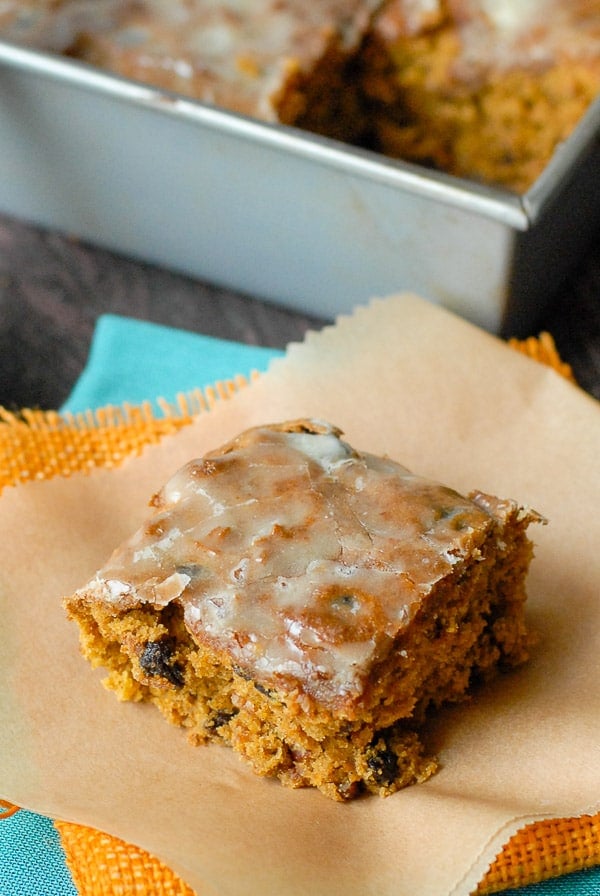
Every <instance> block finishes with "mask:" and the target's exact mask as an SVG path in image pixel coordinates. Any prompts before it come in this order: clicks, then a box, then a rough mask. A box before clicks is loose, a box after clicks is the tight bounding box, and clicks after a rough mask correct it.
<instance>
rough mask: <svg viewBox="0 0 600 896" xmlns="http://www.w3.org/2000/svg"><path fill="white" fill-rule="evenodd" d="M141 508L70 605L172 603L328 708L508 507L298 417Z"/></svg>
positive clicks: (258, 669)
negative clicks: (142, 513)
mask: <svg viewBox="0 0 600 896" xmlns="http://www.w3.org/2000/svg"><path fill="white" fill-rule="evenodd" d="M151 503H152V504H153V506H154V514H153V516H152V517H151V518H150V519H149V521H148V522H147V523H146V525H144V526H143V527H142V528H141V529H140V530H139V531H138V532H137V534H135V535H134V536H133V537H132V538H131V539H130V540H129V541H128V542H126V543H125V544H124V545H123V546H122V547H121V548H119V549H117V551H116V552H115V553H114V554H113V556H112V558H111V559H110V560H109V561H108V563H107V564H106V565H105V566H104V567H103V568H102V569H101V570H100V571H99V572H98V573H97V575H96V577H95V579H93V580H92V581H91V582H90V583H89V584H88V585H87V586H86V587H85V588H83V589H80V591H79V592H77V593H76V594H75V595H74V598H75V599H78V597H82V596H83V597H84V598H85V599H86V600H92V601H96V600H98V601H100V602H101V603H103V604H104V605H106V606H107V608H108V609H110V607H112V608H113V609H114V611H115V612H121V611H123V610H126V609H129V608H132V607H139V606H140V605H144V604H151V605H153V606H155V607H156V606H158V607H165V606H167V605H169V604H171V603H173V602H175V603H176V604H179V605H180V606H181V607H182V608H183V612H184V619H185V623H186V625H187V627H188V629H189V630H190V631H191V632H192V634H193V636H194V637H195V638H196V640H197V641H198V642H200V643H203V642H204V643H206V644H207V645H208V646H209V647H210V648H211V649H213V650H217V651H224V652H225V653H226V654H228V655H229V657H230V658H231V660H232V662H234V663H235V664H238V665H239V666H240V667H241V668H243V669H244V670H245V671H247V672H249V674H252V676H253V677H256V678H257V679H259V680H263V681H265V680H266V681H268V680H276V679H277V680H279V679H282V678H283V679H286V680H288V681H289V680H292V681H296V682H300V683H301V685H302V688H303V690H305V691H306V692H307V693H310V694H312V695H313V696H314V697H316V698H317V699H319V700H321V701H324V702H326V703H327V702H332V701H333V702H335V701H336V699H342V700H345V699H346V698H349V699H353V698H354V697H356V696H357V695H360V693H361V689H362V687H363V683H364V681H365V679H366V677H367V676H368V674H369V671H370V670H371V669H372V667H373V665H374V664H375V663H376V662H377V661H378V660H379V659H381V658H382V657H383V656H385V655H386V652H388V651H389V648H390V645H391V643H392V641H393V639H394V638H395V636H397V635H398V633H399V632H401V631H402V630H403V629H405V628H406V627H407V626H408V625H409V623H410V621H411V619H412V618H413V617H414V614H415V612H416V611H417V610H418V608H419V606H420V605H421V603H422V602H423V600H425V599H426V596H427V595H428V594H429V593H430V592H431V590H432V589H433V588H434V586H435V585H436V583H438V582H439V581H440V580H442V579H443V578H444V577H446V576H447V575H448V574H450V573H452V571H453V568H454V567H455V566H456V564H459V563H460V562H461V561H462V560H465V559H467V558H468V559H469V560H471V561H476V560H477V557H478V549H479V546H480V545H481V544H482V542H483V541H484V539H485V538H486V536H488V534H489V533H490V530H491V529H492V528H493V527H494V524H495V523H498V522H501V521H502V520H503V519H505V518H506V517H507V516H508V515H509V514H510V513H514V511H515V508H516V505H515V504H513V503H512V502H509V501H499V500H498V499H495V498H489V497H486V496H483V495H476V496H475V497H474V499H473V500H469V499H467V498H463V497H461V496H460V495H458V494H457V493H456V492H455V491H453V490H452V489H450V488H447V487H445V486H442V485H439V484H437V483H434V482H431V481H429V480H426V479H423V478H420V477H418V476H415V475H414V474H413V473H411V472H409V471H408V470H407V469H405V468H404V467H402V466H400V465H399V464H397V463H395V462H393V461H391V460H388V459H384V458H383V459H382V458H377V457H375V456H372V455H370V454H365V453H359V452H357V451H355V450H354V449H352V448H350V446H348V445H347V444H346V443H345V442H344V441H343V440H342V439H341V438H340V432H339V430H337V429H336V428H334V427H332V426H330V425H328V424H325V423H320V422H318V421H308V420H302V421H294V422H293V423H292V424H279V425H276V426H272V427H267V426H264V427H258V428H255V429H252V430H249V431H248V432H246V433H243V434H242V435H241V436H239V437H238V438H237V439H235V440H234V441H232V442H230V443H229V444H227V445H226V446H224V447H223V448H222V449H220V450H219V451H217V452H213V453H210V454H208V455H206V456H205V457H203V458H202V459H199V460H194V461H191V462H190V463H188V464H187V465H186V466H185V467H183V468H182V469H181V470H180V471H179V472H177V473H176V474H175V475H174V476H173V477H172V478H171V480H170V481H169V482H168V483H167V484H166V485H165V487H164V488H163V489H162V490H161V491H160V492H159V493H158V495H156V496H155V498H154V499H153V500H152V502H151ZM498 538H499V539H500V535H499V536H498ZM500 550H501V546H500Z"/></svg>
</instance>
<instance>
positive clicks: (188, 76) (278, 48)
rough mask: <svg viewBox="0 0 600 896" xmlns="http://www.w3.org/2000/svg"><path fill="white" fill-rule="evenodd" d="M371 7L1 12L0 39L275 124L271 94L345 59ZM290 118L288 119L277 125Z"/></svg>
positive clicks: (66, 2)
mask: <svg viewBox="0 0 600 896" xmlns="http://www.w3.org/2000/svg"><path fill="white" fill-rule="evenodd" d="M379 5H380V0H311V2H310V3H307V2H304V0H127V2H122V3H121V2H117V0H62V2H59V3H56V2H50V0H46V2H42V3H39V2H38V3H36V2H29V3H27V2H26V3H11V2H9V3H3V4H2V5H1V6H0V34H3V35H4V37H6V38H8V39H10V40H14V41H17V42H20V43H27V44H29V45H31V46H35V47H37V48H40V49H41V48H43V49H47V50H53V51H55V52H60V53H66V54H70V55H73V56H76V57H79V58H82V59H84V60H86V61H89V62H92V63H94V64H98V65H100V66H101V67H105V68H108V69H109V70H112V71H116V72H118V73H119V74H121V75H125V76H129V77H132V78H134V79H138V80H141V81H146V82H148V83H152V84H154V85H155V86H157V87H166V88H168V89H172V90H177V91H179V92H181V93H184V94H186V95H190V96H194V97H195V98H196V99H200V100H203V101H205V102H209V103H212V104H215V105H217V106H222V107H224V108H227V109H232V110H235V111H238V112H242V113H245V114H248V115H253V116H256V117H258V118H261V119H263V120H267V121H278V120H280V115H279V113H278V102H279V100H280V96H279V94H281V93H284V92H285V90H286V88H287V86H288V84H289V83H290V82H296V81H297V79H299V78H300V79H301V78H303V77H305V76H309V75H310V74H311V73H312V71H313V69H314V67H315V66H316V65H317V64H318V63H319V62H320V61H322V60H323V59H325V58H327V56H328V53H330V52H332V53H338V54H339V55H340V56H344V55H346V54H349V53H351V52H352V51H353V50H355V49H356V48H357V46H358V44H359V42H360V39H361V37H362V35H363V34H364V32H365V31H366V29H367V27H368V25H369V24H370V19H371V15H372V13H373V12H374V10H375V9H376V8H377V7H378V6H379ZM293 117H294V116H293V115H292V114H288V115H287V118H290V119H292V118H293Z"/></svg>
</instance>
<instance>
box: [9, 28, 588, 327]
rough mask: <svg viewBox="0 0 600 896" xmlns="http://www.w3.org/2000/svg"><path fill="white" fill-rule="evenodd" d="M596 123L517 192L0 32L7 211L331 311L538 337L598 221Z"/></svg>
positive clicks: (315, 311) (306, 308)
mask: <svg viewBox="0 0 600 896" xmlns="http://www.w3.org/2000/svg"><path fill="white" fill-rule="evenodd" d="M599 133H600V105H599V104H598V103H596V104H594V106H592V108H590V110H589V112H588V114H587V115H586V116H585V118H584V119H583V120H582V121H581V123H580V125H579V126H578V128H577V129H576V131H575V133H574V134H573V135H572V137H571V138H570V139H569V140H568V141H567V142H566V143H565V144H564V145H563V146H562V147H561V148H560V149H559V150H558V151H557V153H556V154H555V156H554V158H553V159H552V161H551V163H550V165H549V166H548V168H547V169H546V170H545V171H544V173H543V174H542V176H541V177H540V178H539V180H538V181H537V183H536V184H535V185H534V186H533V188H532V189H531V190H530V191H529V192H528V193H527V194H525V195H524V196H522V197H518V196H515V195H512V194H509V193H505V192H503V191H500V190H495V189H491V188H486V187H482V186H479V185H475V184H472V183H470V182H467V181H463V180H460V179H457V178H454V177H450V176H446V175H444V174H440V173H435V172H430V171H427V170H425V169H423V168H421V167H419V166H416V165H411V164H406V163H402V162H396V161H392V160H388V159H385V158H383V157H382V156H379V155H377V154H375V153H369V152H365V151H362V150H358V149H354V148H351V147H347V146H345V145H343V144H340V143H337V142H335V141H332V140H328V139H323V138H319V137H315V136H313V135H311V134H306V133H303V132H300V131H298V130H295V129H293V128H288V127H283V126H278V125H270V124H264V123H262V122H259V121H255V120H250V119H248V118H244V117H243V116H240V115H237V114H234V113H230V112H227V111H222V110H218V109H214V108H212V107H209V106H206V105H204V104H202V103H199V102H194V101H192V100H189V99H184V98H181V97H179V96H176V95H173V94H170V93H167V92H165V91H162V90H156V89H154V88H152V87H148V86H145V85H140V84H138V83H135V82H132V81H128V80H126V79H123V78H120V77H117V76H114V75H112V74H108V73H106V72H103V71H100V70H98V69H95V68H92V67H90V66H88V65H86V64H84V63H80V62H76V61H74V60H70V59H67V58H63V57H57V56H54V55H51V54H47V53H43V52H38V51H35V50H30V49H25V48H21V47H18V46H15V45H13V44H10V43H6V42H0V211H2V212H4V213H6V214H9V215H12V216H15V217H18V218H21V219H24V220H27V221H30V222H33V223H35V224H38V225H41V226H43V227H47V228H52V229H57V230H59V231H62V232H66V233H69V234H72V235H74V236H76V237H79V238H81V239H83V240H85V241H87V242H90V243H92V244H95V245H98V246H102V247H105V248H108V249H111V250H115V251H117V252H119V253H122V254H124V255H127V256H131V257H134V258H137V259H140V260H144V261H147V262H151V263H154V264H158V265H162V266H165V267H167V268H170V269H172V270H176V271H179V272H183V273H185V274H188V275H192V276H194V277H198V278H201V279H203V280H208V281H210V282H213V283H216V284H221V285H224V286H228V287H230V288H232V289H235V290H237V291H240V292H244V293H247V294H250V295H254V296H258V297H261V298H264V299H267V300H269V301H272V302H275V303H278V304H280V305H284V306H287V307H290V308H294V309H297V310H301V311H303V312H305V313H308V314H311V315H316V316H319V317H322V318H333V317H334V316H335V315H337V314H338V313H340V312H346V311H350V310H351V309H352V308H353V307H354V306H356V305H357V304H361V303H364V302H366V301H367V300H368V299H369V298H371V297H372V296H375V295H387V294H389V293H392V292H397V291H399V290H413V291H416V292H418V293H419V294H420V295H422V296H423V297H426V298H429V299H431V300H432V301H434V302H437V303H440V304H443V305H445V306H446V307H449V308H451V309H452V310H454V311H456V312H457V313H459V314H461V315H462V316H463V317H466V318H467V319H469V320H472V321H473V322H475V323H476V324H479V325H480V326H483V327H485V328H486V329H488V330H490V331H492V332H497V333H502V334H507V333H510V334H517V335H519V334H523V333H525V332H527V331H531V329H532V327H534V326H535V323H536V320H537V319H538V318H539V317H540V315H541V314H542V312H543V310H544V308H545V307H546V306H547V304H548V302H549V300H550V299H551V298H552V296H553V295H554V294H555V293H556V291H557V290H558V288H559V287H560V284H561V281H563V280H564V278H565V276H566V274H567V273H568V271H569V269H570V268H571V267H572V266H573V265H574V264H575V263H576V262H577V260H578V258H579V257H581V255H582V253H583V252H585V250H586V247H587V245H588V244H589V242H590V240H591V238H592V236H593V234H594V232H595V230H596V229H597V227H598V224H599V223H600V183H599V172H600V142H599V140H598V135H599ZM165 301H168V296H165Z"/></svg>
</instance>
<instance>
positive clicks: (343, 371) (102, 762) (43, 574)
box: [0, 295, 600, 896]
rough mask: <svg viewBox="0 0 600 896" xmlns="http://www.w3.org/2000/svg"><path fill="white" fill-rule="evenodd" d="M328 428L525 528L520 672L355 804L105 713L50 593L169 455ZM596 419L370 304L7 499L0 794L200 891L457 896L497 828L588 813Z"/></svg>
mask: <svg viewBox="0 0 600 896" xmlns="http://www.w3.org/2000/svg"><path fill="white" fill-rule="evenodd" d="M301 415H313V416H319V417H323V418H326V419H329V420H331V421H332V422H334V423H336V424H337V425H339V426H341V427H342V428H343V429H344V431H345V433H346V435H347V437H348V439H349V440H350V441H352V442H354V443H355V444H356V445H357V446H359V447H362V448H364V449H366V450H370V451H375V452H379V453H387V454H389V455H390V456H392V457H394V458H396V459H398V460H400V461H402V462H403V463H405V464H407V465H408V466H410V467H412V468H413V469H414V470H415V471H418V472H421V473H424V474H425V475H430V476H433V477H435V478H437V479H441V480H443V481H444V482H446V483H447V484H449V485H452V486H454V487H456V488H458V489H460V490H463V491H464V490H469V489H471V488H474V487H477V488H480V489H483V490H487V491H491V492H494V493H497V494H499V495H502V496H506V497H508V496H511V497H516V498H518V499H520V500H521V501H523V502H525V503H528V504H530V505H532V506H533V507H535V508H536V509H537V510H538V511H540V512H541V513H542V514H544V515H545V516H547V517H548V519H549V521H550V522H549V525H548V526H546V527H536V529H535V530H534V531H533V537H534V540H535V542H536V544H537V548H536V558H535V560H534V563H533V565H532V569H531V574H530V579H529V591H530V602H529V603H530V610H529V613H530V619H531V623H532V625H533V627H534V628H535V629H536V630H537V632H538V634H539V644H538V646H537V647H536V649H535V652H534V656H533V658H532V661H531V662H530V663H529V664H528V665H527V666H526V667H524V668H523V669H521V670H519V671H518V672H516V673H513V674H510V675H508V676H503V677H502V678H501V680H499V681H497V682H496V683H494V685H492V686H490V687H488V688H487V689H485V690H483V691H481V692H480V693H479V694H478V695H477V699H476V700H474V701H473V702H471V703H469V704H466V705H463V706H460V707H454V708H452V709H449V710H447V711H445V712H443V713H442V714H440V716H439V717H438V719H437V720H436V721H435V723H434V724H432V726H431V730H430V740H431V745H432V746H433V747H434V748H436V749H437V750H438V753H439V756H440V759H441V762H442V768H441V770H440V772H439V773H438V774H437V775H436V776H435V777H434V778H432V779H431V780H430V781H428V782H427V783H426V784H423V785H419V786H416V787H412V788H408V789H406V790H404V791H401V792H400V793H398V794H395V795H393V796H392V797H389V798H388V799H385V800H381V799H377V798H370V799H365V800H359V801H356V802H354V803H351V804H348V805H340V804H337V803H333V802H329V801H328V800H327V799H325V798H324V797H323V796H321V795H320V794H319V793H316V792H313V791H309V790H301V791H290V790H286V789H284V788H283V787H281V786H280V785H279V784H278V783H277V782H274V781H270V780H264V779H259V778H257V777H255V776H254V775H253V774H252V773H250V772H249V771H248V770H247V768H246V767H245V766H244V764H243V763H242V761H241V760H240V759H239V758H238V757H236V756H235V755H234V754H233V753H232V752H230V751H229V750H227V749H226V748H222V747H217V746H210V747H202V748H194V747H191V746H189V745H188V743H187V741H186V738H185V734H184V733H183V732H181V731H180V730H178V729H175V728H172V727H171V726H169V725H168V724H167V723H166V722H165V721H163V719H162V717H161V716H160V715H159V714H158V712H157V711H156V710H154V709H153V708H152V707H148V706H140V705H133V704H122V703H119V702H118V701H117V700H116V699H115V697H114V695H112V694H110V693H108V692H106V691H105V690H104V689H103V688H102V686H101V685H100V683H99V682H100V678H101V675H100V674H99V672H92V671H91V670H90V669H89V667H88V666H87V664H86V663H85V661H84V660H83V659H82V658H81V657H80V655H79V653H78V646H77V641H78V639H77V631H76V629H75V627H74V626H73V624H71V623H68V622H67V621H66V620H65V617H64V614H63V610H62V607H61V595H63V594H67V593H70V592H71V591H72V590H73V589H75V588H76V587H78V586H79V585H81V584H83V583H84V582H85V581H86V580H87V579H88V578H89V576H90V575H91V574H92V573H93V572H94V571H95V569H96V568H97V567H98V566H99V565H101V563H102V562H103V561H104V560H105V559H106V557H107V555H108V553H109V552H110V551H111V550H112V548H113V547H114V546H115V545H116V544H117V543H118V542H120V541H121V540H122V539H123V538H124V537H126V536H127V535H128V534H130V532H131V531H132V530H133V529H134V528H136V527H137V526H138V524H139V523H140V522H141V520H142V519H143V517H144V515H145V512H146V503H147V499H148V498H149V496H150V495H151V494H152V492H153V491H154V490H156V489H157V488H158V487H160V485H161V484H162V483H163V481H164V480H165V479H166V478H167V477H168V476H169V475H170V474H171V473H172V472H173V471H174V470H175V469H176V468H177V467H178V466H179V465H180V464H182V463H184V462H185V461H186V460H188V459H189V458H190V457H192V456H196V455H198V454H200V453H202V452H204V451H205V450H208V449H211V448H213V447H216V446H217V445H219V444H220V443H221V442H222V441H224V440H225V439H228V438H230V437H232V436H233V435H235V434H236V433H237V432H238V431H239V430H241V429H243V428H245V427H246V426H250V425H254V424H257V423H260V422H268V421H275V420H280V419H286V418H290V417H296V416H301ZM599 459H600V409H599V407H598V405H597V404H596V402H594V401H593V399H591V398H589V397H588V396H587V395H586V394H584V393H583V392H582V391H581V390H579V389H578V388H577V387H575V386H573V385H571V384H570V383H567V382H565V381H564V380H563V379H562V378H561V377H560V376H558V375H557V374H555V373H554V372H553V371H552V370H550V369H548V368H544V367H541V366H540V365H539V364H536V363H535V362H533V361H530V360H529V359H527V358H525V357H522V356H520V355H518V354H517V353H515V352H513V351H511V350H510V349H508V348H507V347H506V346H505V345H504V344H503V343H501V342H500V341H498V340H496V339H495V338H493V337H491V336H489V335H487V334H485V333H483V332H482V331H480V330H478V329H476V328H475V327H473V326H471V325H469V324H466V323H465V322H463V321H461V320H459V319H458V318H456V317H454V316H453V315H451V314H450V313H449V312H447V311H443V310H441V309H439V308H436V307H434V306H432V305H429V304H428V303H426V302H424V301H422V300H420V299H418V298H416V297H413V296H410V295H403V296H396V297H391V298H388V299H385V300H376V301H374V302H372V303H371V304H370V305H369V306H368V307H363V308H360V309H358V310H357V311H356V312H355V314H354V315H352V316H350V317H344V318H341V319H340V320H339V321H338V322H337V324H336V325H335V326H334V327H330V328H327V329H326V330H324V331H323V332H321V333H319V334H316V333H312V334H309V336H308V337H307V339H306V341H305V342H304V343H303V344H302V345H292V346H290V347H289V349H288V352H287V353H286V356H285V357H284V358H283V359H281V360H278V361H276V362H274V363H273V364H272V366H271V368H270V369H269V371H268V372H267V373H266V374H264V375H263V376H261V377H260V379H258V380H257V381H256V382H255V383H253V384H252V385H251V386H250V387H248V388H246V389H244V390H242V391H240V392H239V393H238V394H237V395H236V396H234V397H233V398H231V399H230V400H228V401H223V402H222V403H220V404H219V405H218V406H217V407H216V408H214V409H213V410H212V411H210V412H209V413H206V414H203V415H201V416H200V417H199V418H198V420H197V422H195V423H193V424H192V425H191V426H190V427H188V428H186V429H183V430H181V431H180V432H179V433H178V434H176V435H174V436H170V437H167V438H165V440H164V441H163V442H161V443H160V444H159V445H158V446H152V447H150V448H148V449H147V450H145V452H144V453H143V454H142V456H141V457H139V458H136V459H132V460H129V461H128V462H126V463H125V464H124V465H123V466H122V467H121V468H118V469H115V470H110V471H107V470H99V471H96V472H94V473H93V474H91V475H89V476H85V475H76V476H73V477H72V478H69V479H52V480H49V481H44V482H37V483H30V484H27V485H22V486H19V487H18V488H9V489H7V490H6V491H5V492H4V494H3V495H2V497H1V498H0V551H1V562H0V614H1V615H0V626H1V628H0V675H1V681H2V686H1V688H2V689H1V700H2V703H1V706H0V795H2V796H3V797H4V798H6V799H9V800H11V801H13V802H15V803H17V804H19V805H21V806H24V807H26V808H31V809H33V810H35V811H38V812H42V813H45V814H48V815H51V816H53V817H58V818H61V819H63V820H66V821H73V822H78V823H80V824H85V825H89V826H93V827H97V828H99V829H101V830H106V831H108V832H110V833H112V834H114V835H115V836H118V837H122V838H123V839H124V840H126V841H128V842H131V843H135V844H137V845H139V846H142V847H144V848H145V849H147V850H149V851H150V852H152V853H154V854H155V855H157V856H158V857H160V858H161V859H162V860H163V861H165V862H166V863H167V864H169V865H170V866H171V867H172V868H173V870H175V871H176V872H178V873H179V874H180V875H181V876H182V877H183V878H184V879H185V880H186V881H187V882H188V883H189V884H190V885H191V886H192V887H194V888H196V889H197V891H198V892H199V893H200V894H212V893H216V894H227V896H229V894H231V896H242V894H243V896H246V894H247V896H254V894H256V896H271V894H284V896H305V894H306V896H308V894H310V896H332V894H338V893H340V894H341V893H343V894H345V896H368V894H373V896H392V894H393V896H414V894H420V896H443V894H467V893H469V892H470V891H471V890H472V889H473V888H474V887H475V885H476V884H477V882H478V881H479V880H480V878H481V877H482V876H483V874H484V873H485V870H486V868H487V866H488V865H489V863H490V861H491V860H492V859H493V858H494V856H495V855H496V853H497V852H498V851H499V850H500V849H501V847H502V844H503V843H504V842H506V840H507V839H508V838H509V836H510V835H511V834H512V833H514V832H515V831H516V830H517V829H518V828H520V827H521V826H522V825H523V824H525V823H527V822H529V821H533V820H536V819H541V818H551V817H568V816H573V815H579V814H584V813H586V812H595V811H598V808H599V807H600V551H599V549H598V546H599V544H600V531H599V530H600V513H599V508H600V470H599Z"/></svg>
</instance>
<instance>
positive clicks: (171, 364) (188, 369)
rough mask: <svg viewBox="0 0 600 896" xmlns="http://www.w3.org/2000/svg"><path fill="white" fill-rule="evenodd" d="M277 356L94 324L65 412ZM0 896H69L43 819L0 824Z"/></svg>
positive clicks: (591, 881) (129, 326)
mask: <svg viewBox="0 0 600 896" xmlns="http://www.w3.org/2000/svg"><path fill="white" fill-rule="evenodd" d="M281 354H282V352H281V351H279V350H277V349H269V348H261V347H257V346H249V345H241V344H238V343H235V342H228V341H226V340H221V339H214V338H211V337H209V336H202V335H198V334H194V333H188V332H182V331H180V330H176V329H173V328H170V327H164V326H160V325H157V324H152V323H147V322H143V321H137V320H132V319H129V318H123V317H117V316H114V315H106V316H104V317H101V318H100V319H99V321H98V324H97V326H96V330H95V332H94V338H93V340H92V345H91V350H90V353H89V359H88V363H87V365H86V368H85V370H84V371H83V373H82V375H81V377H80V379H79V381H78V382H77V384H76V385H75V388H74V389H73V391H72V393H71V395H70V396H69V398H68V400H67V401H66V403H65V405H64V406H63V410H68V411H71V412H73V413H76V412H79V411H86V410H88V409H90V408H91V409H95V408H98V407H105V406H106V405H110V404H112V405H120V404H122V403H123V402H128V403H130V404H140V403H142V402H143V401H151V402H152V401H154V400H155V399H156V397H161V398H164V399H165V400H166V401H169V402H172V401H173V400H174V398H175V396H176V395H177V394H178V393H180V392H184V393H185V392H189V391H191V390H192V389H195V388H197V387H204V386H208V385H211V384H213V383H215V382H216V381H217V380H223V379H229V378H231V377H233V376H235V375H236V374H244V375H248V374H249V373H250V372H251V371H252V370H259V371H263V370H265V369H266V368H267V367H268V365H269V362H270V361H271V359H272V358H275V357H278V356H279V355H281ZM1 796H2V794H0V797H1ZM0 896H75V889H74V887H73V884H72V881H71V879H70V876H69V874H68V871H67V869H66V866H65V864H64V858H63V855H62V852H61V847H60V842H59V838H58V836H57V834H56V831H55V829H54V827H53V826H52V823H51V821H49V820H48V819H46V818H43V817H41V816H39V815H34V814H33V813H31V812H18V813H17V814H16V815H14V816H12V817H11V818H8V819H4V820H0ZM240 896H241V894H240ZM265 896H270V894H265ZM332 896H334V894H332ZM415 896H418V894H415ZM506 896H509V893H508V891H507V892H506ZM510 896H600V868H598V869H594V870H592V871H587V872H582V873H580V874H573V875H568V876H565V877H562V878H559V879H557V880H553V881H549V882H547V883H542V884H537V885H535V886H532V887H524V888H519V889H516V890H511V891H510Z"/></svg>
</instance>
